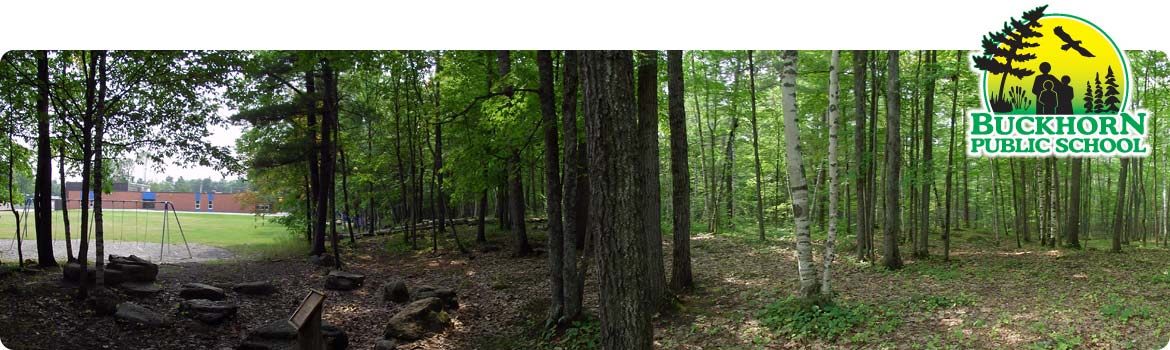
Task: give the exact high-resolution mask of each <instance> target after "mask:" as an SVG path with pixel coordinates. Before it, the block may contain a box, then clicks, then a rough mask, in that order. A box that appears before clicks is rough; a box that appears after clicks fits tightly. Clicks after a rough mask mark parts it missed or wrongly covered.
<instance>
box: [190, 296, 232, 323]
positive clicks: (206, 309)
mask: <svg viewBox="0 0 1170 350" xmlns="http://www.w3.org/2000/svg"><path fill="white" fill-rule="evenodd" d="M239 309H240V306H239V305H236V303H233V302H230V301H212V300H207V299H193V300H186V301H183V302H182V303H180V304H179V311H180V312H183V313H184V314H186V315H188V316H190V317H191V318H194V319H196V320H199V321H200V322H203V323H206V324H212V325H215V324H220V323H223V322H224V321H226V320H227V319H228V318H230V317H232V316H235V315H236V312H237V311H238V310H239Z"/></svg>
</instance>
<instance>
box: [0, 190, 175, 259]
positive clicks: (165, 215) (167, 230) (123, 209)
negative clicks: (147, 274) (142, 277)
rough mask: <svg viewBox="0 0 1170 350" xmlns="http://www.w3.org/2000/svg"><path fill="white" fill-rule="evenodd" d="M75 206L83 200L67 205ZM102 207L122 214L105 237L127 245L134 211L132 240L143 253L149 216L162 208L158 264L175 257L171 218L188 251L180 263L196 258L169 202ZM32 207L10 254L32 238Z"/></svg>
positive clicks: (28, 205) (91, 222) (115, 201)
mask: <svg viewBox="0 0 1170 350" xmlns="http://www.w3.org/2000/svg"><path fill="white" fill-rule="evenodd" d="M72 202H77V203H80V202H81V200H80V199H69V200H67V203H72ZM93 202H94V201H92V200H91V201H90V209H91V211H90V213H91V215H90V216H89V230H88V232H86V234H87V236H88V237H89V238H90V239H91V240H92V239H93V234H94V226H96V225H95V222H94V220H95V215H92V213H93V212H92V209H93ZM67 203H66V204H64V205H66V206H67V205H68V204H67ZM102 203H103V204H106V203H109V204H115V205H110V206H106V205H103V206H102V207H103V208H102V209H103V212H107V210H109V211H108V212H117V213H118V214H119V215H118V218H117V219H115V220H117V223H118V225H117V229H116V230H112V231H114V232H110V231H111V230H107V231H106V232H107V233H106V235H107V236H108V237H111V238H112V237H113V235H112V234H111V233H116V234H117V235H118V240H119V241H126V233H127V232H126V229H127V226H128V225H126V219H127V217H129V216H131V215H130V214H128V212H130V211H133V213H134V214H133V218H132V219H131V220H133V225H132V226H133V233H131V236H130V238H131V239H132V240H134V241H136V242H137V243H138V250H139V251H142V252H145V245H146V244H148V243H149V242H148V240H149V237H148V236H149V232H150V221H151V220H150V219H149V217H150V215H149V214H150V213H149V212H158V210H157V209H152V208H154V205H157V204H162V206H163V210H162V220H161V224H160V227H161V230H160V232H159V247H158V262H159V263H162V262H163V260H165V258H166V255H167V253H168V252H170V253H173V246H174V244H173V243H172V242H174V240H173V239H172V233H173V229H172V227H171V219H172V218H174V222H175V223H174V226H175V227H177V228H178V229H179V236H180V238H182V240H183V246H184V247H185V248H186V250H187V257H186V258H179V259H178V260H189V259H193V258H194V254H192V253H191V245H190V243H189V242H188V241H187V234H186V233H184V232H183V224H182V222H180V221H179V213H178V212H177V211H176V210H175V204H174V203H172V202H169V201H162V202H155V201H142V200H118V199H103V200H102ZM32 204H33V203H32V199H31V198H30V199H26V200H25V203H24V210H23V211H22V213H21V216H22V220H23V223H22V224H23V228H22V229H21V230H22V233H21V235H20V236H17V235H13V237H12V240H11V242H9V244H8V249H7V250H8V251H12V249H13V248H14V247H15V245H16V244H17V243H18V241H20V240H28V237H29V236H28V233H29V230H28V222H29V219H30V218H29V208H32ZM78 206H79V207H80V205H78ZM75 210H77V209H75ZM144 212H145V213H144ZM103 221H105V222H107V223H109V222H110V221H106V220H103ZM140 223H141V224H142V225H143V227H142V228H141V230H139V227H140V226H139V224H140ZM107 227H108V226H107ZM135 238H137V239H135Z"/></svg>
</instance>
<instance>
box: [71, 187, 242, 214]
mask: <svg viewBox="0 0 1170 350" xmlns="http://www.w3.org/2000/svg"><path fill="white" fill-rule="evenodd" d="M78 199H81V191H69V209H80V208H81V202H80V201H78ZM212 199H213V203H211V204H212V205H213V207H212V208H211V210H210V211H211V212H218V213H251V212H252V208H244V207H243V205H241V204H240V202H239V194H238V193H216V194H214V195H213V197H212ZM102 200H103V202H102V207H103V208H106V209H134V207H135V206H138V205H142V203H140V201H142V192H122V191H117V192H113V193H107V194H103V195H102ZM119 201H133V202H119ZM154 201H155V205H154V208H138V209H146V210H162V209H163V202H171V203H173V204H174V207H175V210H178V211H200V212H207V211H209V210H208V208H207V204H208V203H207V193H201V194H199V202H198V203H196V202H195V193H191V192H155V193H154ZM196 206H198V209H196Z"/></svg>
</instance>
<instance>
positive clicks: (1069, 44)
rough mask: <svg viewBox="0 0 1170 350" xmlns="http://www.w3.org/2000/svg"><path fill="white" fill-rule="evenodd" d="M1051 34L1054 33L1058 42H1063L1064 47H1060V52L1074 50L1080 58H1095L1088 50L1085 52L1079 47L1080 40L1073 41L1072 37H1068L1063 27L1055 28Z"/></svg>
mask: <svg viewBox="0 0 1170 350" xmlns="http://www.w3.org/2000/svg"><path fill="white" fill-rule="evenodd" d="M1052 32H1053V33H1055V34H1056V36H1057V37H1059V38H1060V40H1063V41H1064V45H1061V46H1060V49H1061V50H1064V51H1068V49H1074V50H1077V52H1079V53H1080V54H1081V56H1085V57H1096V56H1093V53H1092V52H1089V50H1086V49H1085V48H1084V47H1081V41H1080V40H1073V38H1072V36H1069V35H1068V33H1067V32H1065V31H1064V27H1061V26H1057V27H1056V28H1055V29H1053V30H1052Z"/></svg>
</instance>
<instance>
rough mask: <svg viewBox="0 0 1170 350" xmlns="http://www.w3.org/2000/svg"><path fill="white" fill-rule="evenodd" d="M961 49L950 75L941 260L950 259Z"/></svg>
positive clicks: (957, 52)
mask: <svg viewBox="0 0 1170 350" xmlns="http://www.w3.org/2000/svg"><path fill="white" fill-rule="evenodd" d="M963 62H964V61H963V51H962V50H956V51H955V73H954V74H953V75H951V84H952V86H951V88H952V90H951V123H950V124H949V125H950V126H951V128H950V129H951V139H950V141H948V145H947V179H946V190H944V192H945V193H946V194H947V199H946V206H945V207H946V209H944V210H946V214H944V217H945V219H943V261H951V214H952V213H951V204H952V203H954V200H953V199H952V197H953V196H952V193H951V178H952V177H954V173H955V169H954V166H955V130H956V129H958V128H956V127H954V126H955V120H957V119H958V118H959V82H960V80H959V79H960V77H961V75H960V74H959V72H961V70H962V68H963Z"/></svg>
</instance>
